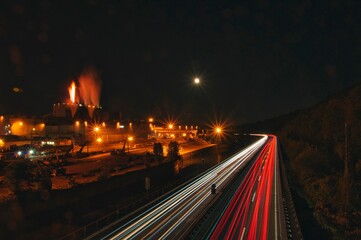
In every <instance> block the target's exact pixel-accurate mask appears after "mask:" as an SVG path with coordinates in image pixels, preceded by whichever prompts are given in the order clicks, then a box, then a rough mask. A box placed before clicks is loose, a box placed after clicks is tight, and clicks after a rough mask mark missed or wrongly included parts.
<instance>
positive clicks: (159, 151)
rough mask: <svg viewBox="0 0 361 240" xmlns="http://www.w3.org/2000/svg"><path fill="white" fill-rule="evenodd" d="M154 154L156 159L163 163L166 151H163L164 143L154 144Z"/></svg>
mask: <svg viewBox="0 0 361 240" xmlns="http://www.w3.org/2000/svg"><path fill="white" fill-rule="evenodd" d="M153 153H154V156H155V159H156V160H157V161H158V162H159V163H160V162H162V160H163V158H164V150H163V145H162V143H160V142H158V143H154V145H153Z"/></svg>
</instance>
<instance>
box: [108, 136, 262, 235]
mask: <svg viewBox="0 0 361 240" xmlns="http://www.w3.org/2000/svg"><path fill="white" fill-rule="evenodd" d="M267 140H268V136H266V135H263V136H262V138H261V139H260V140H258V141H257V142H255V143H254V144H252V145H250V146H249V147H247V148H245V149H244V150H242V151H241V152H239V153H237V154H235V155H234V156H232V157H230V158H228V159H227V160H225V161H223V162H221V163H220V164H218V165H216V166H215V167H214V168H212V169H211V170H209V171H208V172H206V173H205V174H203V175H201V176H200V177H199V178H197V179H196V180H194V181H192V182H191V183H189V184H188V185H186V186H184V187H183V188H182V189H180V190H179V191H177V192H176V193H173V194H172V195H171V196H169V197H168V198H166V199H164V200H163V201H161V202H160V203H158V204H157V205H155V206H154V207H152V208H150V209H149V210H148V211H146V212H144V213H143V214H141V215H139V216H138V217H136V218H134V219H133V220H131V221H129V222H128V223H126V224H124V225H122V226H120V227H119V228H117V229H116V230H114V231H113V232H111V233H110V234H108V235H107V236H105V237H104V238H103V239H149V238H157V239H171V238H174V235H175V234H177V233H179V232H180V231H181V230H180V229H182V228H184V227H185V226H183V225H185V224H184V223H186V221H187V219H189V218H190V217H191V215H193V214H197V211H200V210H199V209H200V208H202V207H206V206H207V203H208V202H210V201H211V200H212V199H213V196H212V194H210V189H211V185H212V184H216V186H217V189H221V188H222V187H223V186H225V185H226V184H227V182H228V181H229V180H230V178H231V177H232V176H234V174H236V173H237V171H239V170H240V169H241V168H243V167H244V166H245V163H248V162H249V161H250V159H251V158H252V157H253V156H254V155H255V154H256V153H257V152H258V151H259V149H261V147H262V146H263V145H264V144H265V143H266V142H267ZM258 175H259V174H258ZM258 175H255V176H254V177H256V176H258Z"/></svg>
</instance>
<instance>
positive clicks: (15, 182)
mask: <svg viewBox="0 0 361 240" xmlns="http://www.w3.org/2000/svg"><path fill="white" fill-rule="evenodd" d="M31 172H32V166H31V163H30V161H29V160H26V159H23V160H17V161H14V162H11V163H10V164H9V165H8V166H7V167H6V168H5V179H6V181H7V183H8V184H9V187H10V188H11V189H12V190H13V191H14V192H15V193H17V192H19V191H21V190H22V189H23V186H24V185H26V186H27V187H29V185H30V181H31V175H32V174H31Z"/></svg>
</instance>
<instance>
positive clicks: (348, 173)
mask: <svg viewBox="0 0 361 240" xmlns="http://www.w3.org/2000/svg"><path fill="white" fill-rule="evenodd" d="M344 158H345V159H344V173H343V178H344V179H343V182H344V198H345V205H344V210H345V211H348V209H349V205H350V195H351V190H352V175H353V174H352V172H353V165H352V159H351V157H350V125H349V124H348V123H347V122H345V157H344Z"/></svg>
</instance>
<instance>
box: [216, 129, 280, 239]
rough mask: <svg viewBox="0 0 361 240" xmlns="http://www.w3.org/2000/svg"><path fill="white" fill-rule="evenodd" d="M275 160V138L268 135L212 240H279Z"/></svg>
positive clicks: (277, 183)
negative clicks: (267, 139)
mask: <svg viewBox="0 0 361 240" xmlns="http://www.w3.org/2000/svg"><path fill="white" fill-rule="evenodd" d="M277 160H278V158H277V138H276V137H275V136H270V139H269V141H268V142H267V144H265V146H264V148H263V149H262V151H261V154H260V155H259V156H258V158H257V159H256V160H255V161H254V163H253V166H252V167H251V168H250V170H249V171H248V173H247V175H246V177H245V179H244V181H243V182H242V184H241V185H240V186H239V188H238V189H237V191H236V194H235V196H234V197H233V199H232V200H231V202H230V204H229V205H228V207H227V209H226V210H225V212H224V213H223V216H222V217H221V219H220V221H219V222H218V224H217V226H216V227H215V229H214V231H213V233H212V235H211V239H279V234H278V232H279V230H278V228H279V226H278V225H279V224H278V222H279V220H278V210H277V208H278V205H279V203H278V197H279V182H277V179H278V177H277V175H278V172H277ZM277 187H278V189H277Z"/></svg>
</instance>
